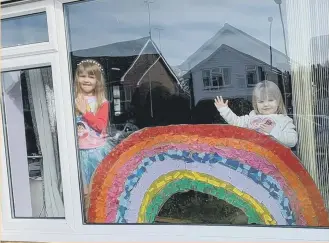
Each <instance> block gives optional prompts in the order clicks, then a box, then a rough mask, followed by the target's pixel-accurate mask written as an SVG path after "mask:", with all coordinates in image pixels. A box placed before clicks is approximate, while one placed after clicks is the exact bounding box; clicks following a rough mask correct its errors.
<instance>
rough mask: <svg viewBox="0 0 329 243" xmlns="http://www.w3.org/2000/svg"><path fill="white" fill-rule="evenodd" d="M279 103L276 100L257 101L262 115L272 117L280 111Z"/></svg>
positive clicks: (259, 99)
mask: <svg viewBox="0 0 329 243" xmlns="http://www.w3.org/2000/svg"><path fill="white" fill-rule="evenodd" d="M278 107H279V104H278V101H277V100H276V99H274V98H270V97H267V98H264V99H261V98H258V99H257V108H258V111H259V113H260V114H261V115H271V114H276V113H277V111H278Z"/></svg>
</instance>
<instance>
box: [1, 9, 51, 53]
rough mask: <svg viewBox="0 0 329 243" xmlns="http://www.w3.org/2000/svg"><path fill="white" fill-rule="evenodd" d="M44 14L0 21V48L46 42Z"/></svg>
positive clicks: (46, 32)
mask: <svg viewBox="0 0 329 243" xmlns="http://www.w3.org/2000/svg"><path fill="white" fill-rule="evenodd" d="M48 41H49V37H48V26H47V14H46V12H42V13H37V14H30V15H25V16H19V17H13V18H8V19H2V20H1V47H2V48H5V47H14V46H21V45H28V44H34V43H41V42H48Z"/></svg>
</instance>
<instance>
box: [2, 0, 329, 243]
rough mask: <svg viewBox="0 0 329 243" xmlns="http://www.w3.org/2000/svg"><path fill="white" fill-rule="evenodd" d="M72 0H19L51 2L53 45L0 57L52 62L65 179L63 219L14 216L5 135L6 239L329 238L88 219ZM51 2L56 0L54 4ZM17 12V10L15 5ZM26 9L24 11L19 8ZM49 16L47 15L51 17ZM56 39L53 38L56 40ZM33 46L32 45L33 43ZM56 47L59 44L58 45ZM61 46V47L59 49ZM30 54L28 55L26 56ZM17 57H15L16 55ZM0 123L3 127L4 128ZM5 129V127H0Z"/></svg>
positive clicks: (294, 231) (30, 63)
mask: <svg viewBox="0 0 329 243" xmlns="http://www.w3.org/2000/svg"><path fill="white" fill-rule="evenodd" d="M68 2H73V1H71V0H42V1H38V2H35V3H29V4H23V5H17V6H15V8H16V7H17V11H18V10H22V9H26V8H30V7H31V6H34V7H35V8H39V6H42V7H45V6H48V7H49V11H50V10H52V11H53V12H51V13H49V11H47V14H49V15H50V18H53V17H56V21H54V22H52V24H53V25H52V24H51V23H50V22H48V29H52V30H55V29H56V31H55V32H56V33H55V32H54V37H55V40H54V42H53V45H49V46H48V47H49V49H47V48H46V49H44V47H42V45H38V46H37V47H35V48H34V49H33V51H32V50H30V51H27V50H26V49H25V48H23V49H21V48H19V50H14V49H13V51H12V54H11V56H10V55H8V54H7V56H6V59H8V60H4V61H3V63H2V67H3V68H4V69H3V70H2V71H10V70H18V69H23V68H32V67H38V66H40V65H51V67H52V73H53V84H54V93H55V98H56V116H57V123H58V140H59V142H58V143H59V150H60V162H61V170H62V180H63V193H64V205H65V220H57V219H12V218H11V214H10V212H11V209H10V198H9V194H8V191H9V189H8V178H7V174H6V169H7V167H6V163H3V162H5V161H6V156H5V153H3V152H4V147H3V145H4V141H3V139H2V147H1V149H2V163H1V169H2V183H1V185H0V186H1V188H2V189H3V190H2V199H3V200H1V206H2V208H1V209H2V225H1V226H2V227H1V230H2V232H1V238H2V239H1V240H4V241H38V242H40V241H43V242H56V241H57V242H58V241H61V242H63V241H66V242H67V241H75V242H104V241H109V240H110V241H112V242H125V241H134V242H138V241H140V242H157V241H168V242H170V241H175V242H176V241H186V242H187V241H190V242H191V241H193V242H194V241H209V242H218V241H219V240H220V241H222V242H224V241H225V242H227V241H229V242H233V241H235V242H238V241H239V242H242V241H253V242H261V241H262V242H264V241H272V242H273V241H285V242H296V241H298V242H307V241H309V242H310V241H319V242H327V241H328V240H329V229H319V228H316V229H315V228H282V227H265V226H264V227H252V226H205V225H203V226H195V225H193V226H185V225H84V224H83V223H82V215H81V200H80V190H79V188H80V187H79V181H78V168H77V164H76V163H77V162H76V161H77V149H76V138H75V127H74V123H73V109H72V97H71V91H70V89H71V85H70V79H71V70H70V68H69V67H70V66H69V61H68V58H67V57H68V54H67V46H66V39H65V33H66V30H65V24H64V13H63V3H68ZM51 4H55V5H52V6H51ZM13 12H15V11H13ZM21 12H24V11H21ZM47 19H48V17H47ZM56 42H57V44H56V45H54V43H56ZM29 46H32V45H29ZM57 47H58V48H57ZM57 49H58V51H57ZM26 54H28V56H26ZM23 56H25V57H23ZM14 57H15V58H14ZM1 129H2V128H1ZM2 134H3V133H2Z"/></svg>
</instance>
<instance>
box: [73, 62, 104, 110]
mask: <svg viewBox="0 0 329 243" xmlns="http://www.w3.org/2000/svg"><path fill="white" fill-rule="evenodd" d="M83 72H87V74H88V75H95V78H96V87H95V96H96V100H97V104H96V111H97V110H98V109H99V107H100V106H101V105H102V103H103V102H104V101H105V100H106V86H105V78H104V75H103V68H102V66H101V65H100V64H99V63H98V62H96V61H95V60H92V59H86V60H83V61H81V62H80V63H79V64H78V66H77V70H76V71H75V78H74V90H75V97H78V95H79V94H80V93H81V92H82V91H81V87H80V84H79V82H78V78H79V75H80V74H82V73H83Z"/></svg>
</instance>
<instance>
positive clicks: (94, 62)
mask: <svg viewBox="0 0 329 243" xmlns="http://www.w3.org/2000/svg"><path fill="white" fill-rule="evenodd" d="M82 63H92V64H95V65H97V66H98V67H99V69H100V70H101V72H102V73H104V69H103V67H102V65H101V64H100V63H99V62H96V61H95V60H93V59H85V60H82V61H81V62H79V63H78V66H79V65H81V64H82Z"/></svg>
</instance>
